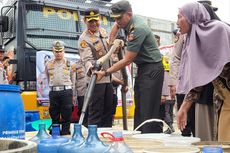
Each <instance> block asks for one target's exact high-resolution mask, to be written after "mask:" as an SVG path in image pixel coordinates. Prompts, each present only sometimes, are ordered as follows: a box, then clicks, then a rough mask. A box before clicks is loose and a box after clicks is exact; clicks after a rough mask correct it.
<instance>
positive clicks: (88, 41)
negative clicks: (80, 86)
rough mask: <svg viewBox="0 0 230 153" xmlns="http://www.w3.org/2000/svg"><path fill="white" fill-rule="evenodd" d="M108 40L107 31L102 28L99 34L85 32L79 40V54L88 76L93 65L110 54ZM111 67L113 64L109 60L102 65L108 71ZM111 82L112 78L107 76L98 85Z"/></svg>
mask: <svg viewBox="0 0 230 153" xmlns="http://www.w3.org/2000/svg"><path fill="white" fill-rule="evenodd" d="M106 39H107V34H106V31H105V30H104V29H102V28H100V30H99V32H96V33H91V32H90V31H88V30H85V31H84V32H83V33H82V34H81V36H80V38H79V53H80V57H81V59H82V61H83V63H84V65H85V68H86V74H87V75H88V76H90V75H91V73H90V68H92V67H93V63H94V62H95V61H96V60H97V59H99V58H100V57H102V56H104V55H105V54H106V52H108V45H107V42H106ZM92 48H93V49H92ZM110 65H111V63H110V60H109V61H107V62H105V63H104V64H103V65H102V68H103V69H108V68H109V67H110ZM109 82H111V77H110V76H106V77H103V78H102V79H101V80H100V81H97V82H96V84H100V83H109Z"/></svg>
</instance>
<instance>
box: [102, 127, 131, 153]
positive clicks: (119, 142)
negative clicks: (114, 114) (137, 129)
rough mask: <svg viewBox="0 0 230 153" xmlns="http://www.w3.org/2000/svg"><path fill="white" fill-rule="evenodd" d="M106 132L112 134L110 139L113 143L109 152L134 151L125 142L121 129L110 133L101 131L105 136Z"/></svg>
mask: <svg viewBox="0 0 230 153" xmlns="http://www.w3.org/2000/svg"><path fill="white" fill-rule="evenodd" d="M105 134H107V135H110V136H111V138H110V140H111V141H112V144H111V146H110V150H109V151H108V152H109V153H133V151H132V150H131V149H130V148H129V146H128V145H127V144H126V143H125V141H124V137H123V134H122V132H121V131H114V132H113V134H110V133H108V132H103V133H101V135H102V136H103V137H105V136H104V135H105ZM105 138H106V137H105Z"/></svg>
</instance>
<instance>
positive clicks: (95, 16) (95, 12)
mask: <svg viewBox="0 0 230 153" xmlns="http://www.w3.org/2000/svg"><path fill="white" fill-rule="evenodd" d="M85 19H86V21H91V20H100V13H99V9H96V8H88V9H86V10H85Z"/></svg>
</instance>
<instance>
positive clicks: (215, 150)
mask: <svg viewBox="0 0 230 153" xmlns="http://www.w3.org/2000/svg"><path fill="white" fill-rule="evenodd" d="M202 152H203V153H223V148H222V147H204V148H203V150H202Z"/></svg>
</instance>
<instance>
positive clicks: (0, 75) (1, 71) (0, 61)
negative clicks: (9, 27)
mask: <svg viewBox="0 0 230 153" xmlns="http://www.w3.org/2000/svg"><path fill="white" fill-rule="evenodd" d="M4 53H5V50H4V49H3V48H0V84H9V82H8V79H7V72H6V69H5V64H4V63H6V62H4ZM7 63H8V62H7Z"/></svg>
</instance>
